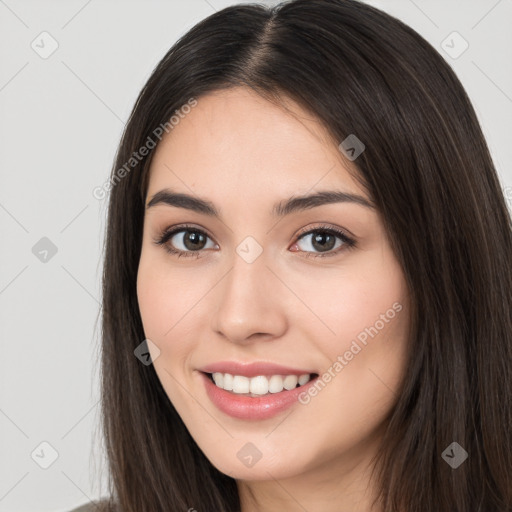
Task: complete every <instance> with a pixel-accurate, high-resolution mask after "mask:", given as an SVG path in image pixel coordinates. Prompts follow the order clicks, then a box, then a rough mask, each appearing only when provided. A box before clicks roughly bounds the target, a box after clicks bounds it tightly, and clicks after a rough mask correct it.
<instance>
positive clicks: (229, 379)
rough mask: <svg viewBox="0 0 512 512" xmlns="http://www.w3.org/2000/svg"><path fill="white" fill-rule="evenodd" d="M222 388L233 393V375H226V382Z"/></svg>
mask: <svg viewBox="0 0 512 512" xmlns="http://www.w3.org/2000/svg"><path fill="white" fill-rule="evenodd" d="M222 387H223V388H224V389H225V390H226V391H231V390H232V389H233V375H231V374H230V373H225V374H224V382H223V385H222Z"/></svg>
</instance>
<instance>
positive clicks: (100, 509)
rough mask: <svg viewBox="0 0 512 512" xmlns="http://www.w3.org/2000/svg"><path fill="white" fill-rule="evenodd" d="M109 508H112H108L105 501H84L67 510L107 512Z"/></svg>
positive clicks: (71, 511) (74, 511)
mask: <svg viewBox="0 0 512 512" xmlns="http://www.w3.org/2000/svg"><path fill="white" fill-rule="evenodd" d="M109 510H112V511H113V510H114V509H113V508H110V507H109V506H108V504H107V503H106V502H105V501H101V502H92V501H90V502H89V503H85V504H84V505H80V506H79V507H77V508H74V509H72V510H70V511H69V512H107V511H109Z"/></svg>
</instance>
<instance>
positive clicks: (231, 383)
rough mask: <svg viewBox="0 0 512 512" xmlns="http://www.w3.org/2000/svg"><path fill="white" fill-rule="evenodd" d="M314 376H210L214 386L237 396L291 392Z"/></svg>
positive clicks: (218, 374) (222, 374)
mask: <svg viewBox="0 0 512 512" xmlns="http://www.w3.org/2000/svg"><path fill="white" fill-rule="evenodd" d="M314 375H315V374H309V373H305V374H302V375H272V376H270V377H266V376H265V375H258V376H256V377H246V376H244V375H232V374H231V373H221V372H215V373H213V374H210V377H211V379H212V381H213V382H214V383H215V385H216V386H217V387H218V388H220V389H224V390H225V391H230V392H232V393H235V394H237V395H244V396H251V397H256V396H262V395H267V394H269V393H280V392H281V391H283V390H284V389H286V390H287V391H291V390H292V389H295V388H296V387H297V386H299V387H300V386H303V385H304V384H307V383H308V382H309V381H310V380H311V378H312V376H314Z"/></svg>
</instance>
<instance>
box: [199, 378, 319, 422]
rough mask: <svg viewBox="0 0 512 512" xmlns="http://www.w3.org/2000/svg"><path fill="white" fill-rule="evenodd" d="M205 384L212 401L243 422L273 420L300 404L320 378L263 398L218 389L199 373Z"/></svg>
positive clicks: (223, 410)
mask: <svg viewBox="0 0 512 512" xmlns="http://www.w3.org/2000/svg"><path fill="white" fill-rule="evenodd" d="M199 373H200V374H201V377H202V379H203V381H204V383H205V387H206V393H207V395H208V397H209V398H210V400H211V401H212V402H213V403H214V405H216V406H217V408H218V409H220V410H221V411H222V412H224V413H225V414H228V415H229V416H232V417H233V418H238V419H242V420H265V419H267V418H272V417H273V416H276V415H277V414H279V413H280V412H282V411H284V410H286V409H288V408H289V407H291V406H292V405H293V404H295V403H297V402H298V398H299V395H300V394H301V393H303V392H307V390H308V388H309V387H310V386H311V385H313V384H314V383H315V382H316V379H317V378H318V377H315V378H314V379H311V380H310V381H309V382H307V383H306V384H304V385H302V386H300V387H298V388H295V389H292V390H290V391H281V392H279V393H269V394H268V395H263V396H261V397H254V398H253V397H250V396H242V395H236V394H235V393H231V392H230V391H226V390H225V389H221V388H219V387H217V386H216V385H215V384H214V383H213V382H212V381H211V379H210V377H209V376H208V375H206V374H205V373H203V372H199Z"/></svg>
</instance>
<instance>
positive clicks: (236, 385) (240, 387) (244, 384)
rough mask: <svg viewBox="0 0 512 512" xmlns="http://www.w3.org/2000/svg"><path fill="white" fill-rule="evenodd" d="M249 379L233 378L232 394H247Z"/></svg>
mask: <svg viewBox="0 0 512 512" xmlns="http://www.w3.org/2000/svg"><path fill="white" fill-rule="evenodd" d="M249 383H250V381H249V377H244V376H243V375H234V376H233V393H238V394H242V393H249Z"/></svg>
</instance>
